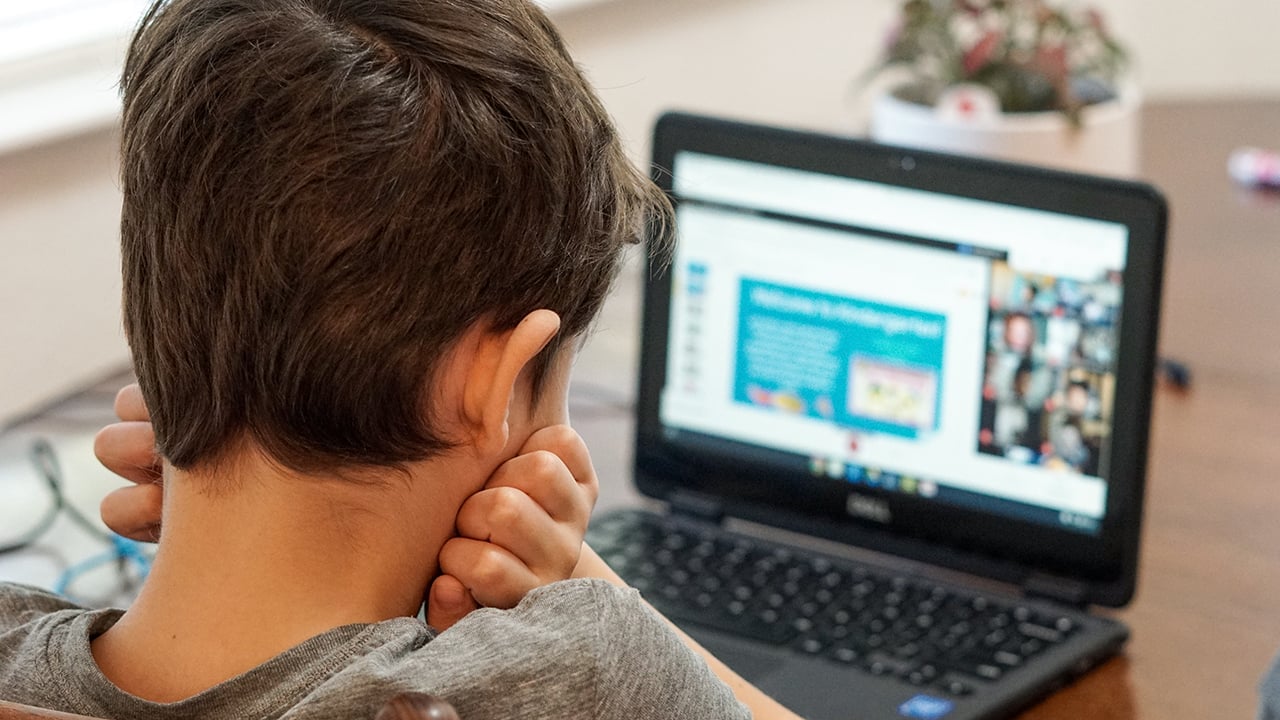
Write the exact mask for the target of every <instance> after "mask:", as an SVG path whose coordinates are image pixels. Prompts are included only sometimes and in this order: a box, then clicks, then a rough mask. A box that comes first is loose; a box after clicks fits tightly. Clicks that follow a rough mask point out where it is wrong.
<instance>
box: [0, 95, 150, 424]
mask: <svg viewBox="0 0 1280 720" xmlns="http://www.w3.org/2000/svg"><path fill="white" fill-rule="evenodd" d="M0 112H3V110H2V109H0ZM116 157H117V155H116V133H115V132H114V130H103V131H99V132H95V133H91V134H88V135H81V136H78V137H75V138H72V139H69V140H65V141H63V142H57V143H53V144H48V145H43V146H40V147H34V148H30V149H27V150H25V151H21V152H15V153H9V154H7V155H0V422H3V420H4V419H5V418H6V417H8V416H12V415H13V414H15V413H17V412H20V411H22V410H24V409H27V408H30V407H32V406H34V405H35V404H37V403H38V402H39V401H40V400H41V399H43V398H46V397H48V396H49V395H50V394H51V393H55V392H59V391H63V390H65V389H67V388H70V387H75V386H77V385H79V384H81V383H84V382H87V381H89V380H91V379H92V378H94V377H95V376H97V375H100V374H102V373H104V372H106V371H108V370H110V369H111V368H113V367H119V366H120V364H121V363H122V362H126V358H127V351H126V348H125V345H124V340H123V335H122V332H121V323H120V253H119V248H118V243H119V232H118V225H119V217H120V193H119V190H118V187H117V184H116V175H117V163H116Z"/></svg>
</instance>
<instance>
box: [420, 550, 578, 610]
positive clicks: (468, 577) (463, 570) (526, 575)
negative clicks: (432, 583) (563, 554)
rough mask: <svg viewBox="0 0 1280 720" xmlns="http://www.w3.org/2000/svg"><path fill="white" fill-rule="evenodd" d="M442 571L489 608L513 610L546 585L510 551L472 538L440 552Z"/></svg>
mask: <svg viewBox="0 0 1280 720" xmlns="http://www.w3.org/2000/svg"><path fill="white" fill-rule="evenodd" d="M440 570H441V572H444V573H447V574H449V575H452V576H454V577H455V578H457V579H458V580H459V581H460V582H461V583H462V584H463V585H464V586H465V587H466V588H467V590H468V591H470V593H471V596H472V597H473V598H475V600H476V602H478V603H480V604H481V605H484V606H486V607H496V608H503V609H507V608H513V607H515V606H516V605H517V604H518V603H519V602H520V600H521V598H523V597H524V596H525V593H527V592H529V591H530V590H532V589H533V588H535V587H538V586H539V585H543V584H544V583H543V581H541V580H539V579H538V577H537V576H536V575H534V574H533V572H532V571H530V570H529V568H528V567H526V566H525V564H524V563H522V562H520V560H519V558H517V557H516V556H515V555H512V554H511V553H510V552H508V551H507V550H506V549H504V548H501V547H498V546H497V545H495V544H493V543H490V542H484V541H482V540H472V539H470V538H452V539H450V540H449V541H448V542H446V543H445V544H444V547H442V548H440ZM562 577H566V576H562Z"/></svg>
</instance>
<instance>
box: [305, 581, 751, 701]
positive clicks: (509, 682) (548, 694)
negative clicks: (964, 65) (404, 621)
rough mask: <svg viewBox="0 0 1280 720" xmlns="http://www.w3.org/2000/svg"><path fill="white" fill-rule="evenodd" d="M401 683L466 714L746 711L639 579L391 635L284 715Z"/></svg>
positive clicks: (534, 596)
mask: <svg viewBox="0 0 1280 720" xmlns="http://www.w3.org/2000/svg"><path fill="white" fill-rule="evenodd" d="M387 650H390V652H386V651H387ZM405 691H422V692H429V693H432V694H435V695H438V696H440V697H444V698H446V699H448V700H449V702H450V703H452V704H453V705H454V706H455V707H456V708H457V709H458V712H459V714H460V715H461V716H462V717H464V718H466V717H472V718H494V719H496V718H512V719H513V720H514V719H516V718H520V719H521V720H540V719H543V718H546V719H547V720H550V719H551V718H615V717H616V718H636V719H637V720H639V719H643V718H650V717H652V718H668V717H707V718H737V717H747V713H746V710H745V709H744V708H743V707H742V706H741V705H740V704H738V703H737V701H736V700H735V699H734V698H733V695H732V693H731V692H730V691H729V689H728V688H727V687H726V686H725V685H724V684H723V683H721V682H720V681H719V680H718V679H717V678H716V677H715V676H714V675H713V674H712V673H711V672H710V670H709V669H708V668H707V667H706V664H705V663H704V662H703V661H702V660H701V659H700V658H698V657H697V656H696V655H694V654H693V652H692V651H690V650H689V648H688V647H686V646H685V645H684V643H682V642H681V641H680V639H679V638H678V637H677V636H676V635H675V633H674V632H673V631H672V630H671V628H670V627H668V626H667V624H666V622H665V621H663V620H662V619H661V618H660V617H658V616H657V614H656V613H654V612H653V611H652V610H651V609H649V608H648V606H647V605H645V603H644V602H643V601H642V600H640V596H639V594H638V593H637V592H636V591H635V590H633V589H630V588H619V587H616V586H614V585H611V584H609V583H607V582H605V581H603V580H595V579H577V580H566V581H562V582H557V583H552V584H551V585H547V586H544V587H541V588H538V589H536V590H533V591H532V592H530V593H529V594H528V595H527V596H526V597H525V599H524V600H523V601H522V602H521V603H520V604H519V605H518V606H516V607H515V608H514V609H512V610H505V611H499V610H488V609H482V610H479V611H477V612H474V613H472V614H471V615H469V616H467V617H466V618H465V619H463V620H462V621H461V622H459V623H458V624H457V625H455V626H454V627H453V628H451V629H450V630H448V631H447V632H444V633H441V634H440V635H438V636H436V637H435V638H434V639H432V640H431V641H430V642H428V643H425V644H422V645H421V646H419V647H414V648H409V647H405V648H402V649H400V650H399V651H396V650H395V649H393V648H391V647H390V646H384V648H381V649H380V650H379V651H377V652H373V653H369V654H368V655H366V656H364V657H363V658H361V659H360V660H357V661H355V662H353V663H352V664H351V665H350V666H349V667H347V668H346V669H345V670H343V671H342V672H340V673H338V674H336V675H334V676H333V677H332V678H330V679H329V681H327V682H326V683H324V684H322V685H321V686H320V687H318V688H317V689H316V691H315V692H314V693H312V694H311V696H310V697H308V698H307V700H306V701H304V702H303V703H301V704H300V705H299V706H298V707H297V708H296V709H295V713H296V714H290V715H288V716H286V717H288V718H295V717H296V718H299V720H301V719H302V718H311V717H320V716H322V715H328V716H332V713H333V711H334V708H335V706H339V707H341V706H342V705H343V704H344V703H343V699H344V698H345V699H347V700H349V701H350V702H351V705H350V708H351V710H352V711H353V712H354V711H357V710H359V709H362V708H363V709H364V710H365V711H367V708H368V707H370V706H377V705H379V704H380V703H381V702H384V701H385V700H386V699H387V698H389V697H390V696H392V695H395V694H396V693H399V692H405ZM311 708H315V711H312V709H311ZM321 709H323V712H321Z"/></svg>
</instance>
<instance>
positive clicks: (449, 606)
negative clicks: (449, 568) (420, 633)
mask: <svg viewBox="0 0 1280 720" xmlns="http://www.w3.org/2000/svg"><path fill="white" fill-rule="evenodd" d="M479 608H480V604H479V603H477V602H476V600H475V598H473V597H471V592H470V591H469V590H467V588H466V587H465V586H464V585H463V584H462V583H461V582H460V581H459V580H458V578H456V577H454V576H452V575H441V576H440V577H438V578H436V579H435V581H434V582H432V583H431V590H430V591H429V592H428V593H427V624H428V625H430V626H431V627H433V628H435V629H436V630H437V631H438V632H444V631H445V630H448V629H449V628H451V627H453V625H454V623H456V622H458V621H459V620H461V619H462V618H464V617H466V616H467V615H468V614H470V613H471V611H472V610H477V609H479Z"/></svg>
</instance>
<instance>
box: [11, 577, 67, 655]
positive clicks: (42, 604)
mask: <svg viewBox="0 0 1280 720" xmlns="http://www.w3.org/2000/svg"><path fill="white" fill-rule="evenodd" d="M68 610H69V611H83V610H84V608H82V607H80V606H79V605H76V604H75V603H73V602H71V601H70V600H67V599H66V598H64V597H62V596H60V595H57V594H55V593H52V592H49V591H48V590H44V589H41V588H38V587H32V586H30V585H20V584H18V583H11V582H0V638H5V637H8V636H10V635H12V634H13V633H15V632H20V631H21V630H22V629H23V628H31V627H33V624H34V623H37V622H38V621H40V620H41V619H42V618H45V617H47V616H49V615H52V614H53V613H57V612H63V611H68ZM3 646H4V643H3V641H2V640H0V648H2V647H3Z"/></svg>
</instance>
